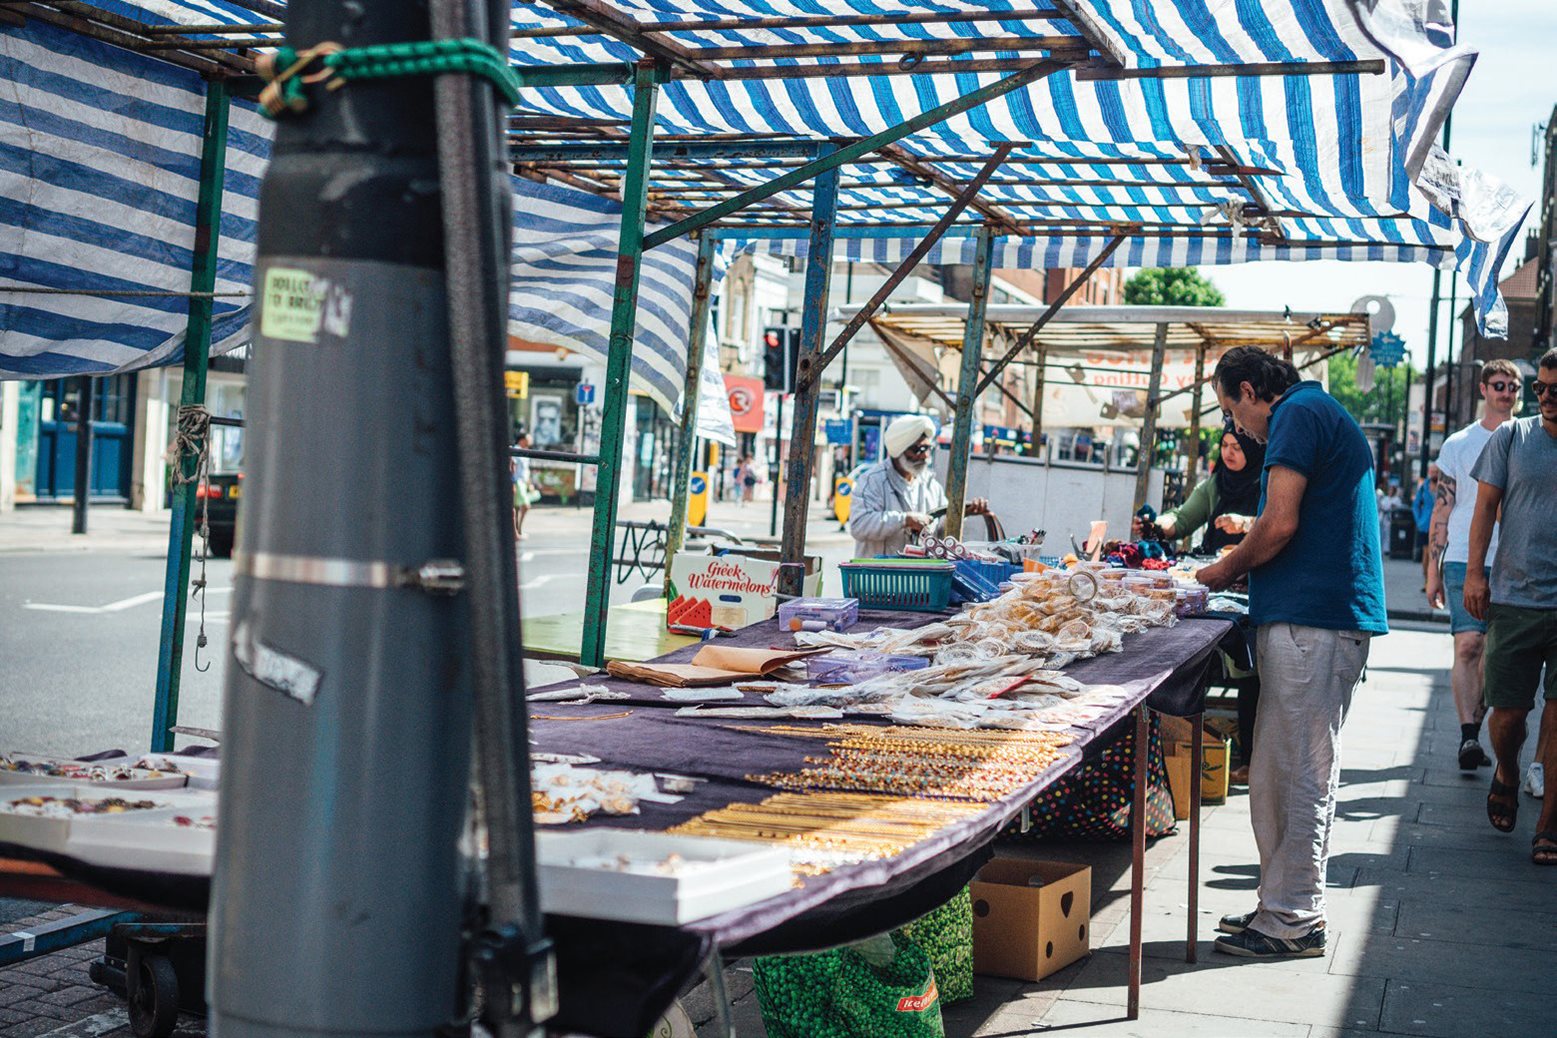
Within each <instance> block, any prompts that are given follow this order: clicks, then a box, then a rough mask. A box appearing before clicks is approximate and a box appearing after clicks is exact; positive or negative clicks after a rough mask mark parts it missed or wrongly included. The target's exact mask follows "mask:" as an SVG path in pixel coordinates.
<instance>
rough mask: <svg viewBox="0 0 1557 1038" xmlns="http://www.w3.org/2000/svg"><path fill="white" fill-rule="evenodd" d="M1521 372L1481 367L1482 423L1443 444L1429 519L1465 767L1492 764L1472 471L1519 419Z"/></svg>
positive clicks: (1434, 602) (1433, 580) (1434, 593)
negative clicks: (1496, 436)
mask: <svg viewBox="0 0 1557 1038" xmlns="http://www.w3.org/2000/svg"><path fill="white" fill-rule="evenodd" d="M1519 388H1520V377H1519V369H1518V368H1516V367H1514V364H1513V362H1512V361H1507V360H1490V361H1488V362H1487V363H1486V364H1485V365H1484V366H1483V367H1482V369H1481V398H1482V400H1483V401H1485V404H1486V406H1485V407H1484V409H1483V410H1482V413H1481V420H1480V421H1478V422H1472V423H1471V424H1470V425H1467V426H1466V427H1465V428H1463V429H1461V430H1460V431H1459V432H1457V433H1455V434H1454V435H1453V436H1451V437H1449V438H1448V439H1447V440H1445V441H1444V442H1443V447H1442V448H1440V449H1439V451H1438V492H1437V503H1436V504H1435V505H1434V506H1433V515H1432V519H1430V520H1429V522H1428V531H1429V536H1428V556H1429V562H1428V566H1427V603H1428V605H1430V606H1432V607H1433V608H1434V609H1442V608H1444V606H1445V605H1447V606H1448V607H1449V633H1450V634H1451V635H1452V636H1453V638H1454V666H1453V667H1452V668H1451V669H1450V671H1449V687H1450V688H1451V689H1452V690H1453V692H1454V707H1455V710H1456V711H1457V712H1458V713H1459V716H1460V755H1459V756H1460V770H1461V771H1475V770H1476V769H1477V768H1484V767H1486V766H1487V765H1489V764H1491V763H1492V760H1491V758H1490V757H1488V756H1487V752H1486V751H1485V750H1483V749H1482V748H1481V720H1482V718H1483V717H1484V716H1486V713H1487V709H1486V707H1485V706H1483V705H1482V702H1481V657H1482V650H1483V649H1484V648H1485V644H1486V640H1487V625H1486V624H1484V623H1482V622H1481V621H1480V620H1478V619H1476V618H1475V617H1474V616H1472V615H1470V613H1468V612H1466V611H1465V564H1466V561H1467V560H1468V559H1469V558H1470V528H1471V516H1472V515H1473V514H1474V513H1475V511H1476V488H1477V486H1478V484H1477V482H1476V481H1475V480H1474V479H1472V478H1471V469H1472V468H1474V467H1475V464H1476V459H1477V458H1480V457H1481V450H1482V448H1483V447H1485V446H1486V445H1487V441H1488V440H1490V439H1491V438H1492V434H1493V433H1494V432H1496V431H1497V429H1498V426H1500V425H1502V424H1503V423H1504V422H1506V421H1508V420H1509V419H1510V418H1511V417H1513V413H1514V407H1515V405H1516V404H1518V403H1519ZM1497 550H1498V531H1497V528H1496V527H1495V526H1494V527H1493V530H1492V540H1491V542H1490V543H1489V544H1488V546H1487V564H1488V565H1491V564H1492V561H1493V559H1494V558H1495V557H1496V555H1497Z"/></svg>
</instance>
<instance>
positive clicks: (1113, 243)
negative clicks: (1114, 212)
mask: <svg viewBox="0 0 1557 1038" xmlns="http://www.w3.org/2000/svg"><path fill="white" fill-rule="evenodd" d="M1124 242H1125V235H1123V234H1120V235H1118V236H1116V237H1114V238H1113V239H1111V240H1110V241H1109V243H1108V244H1107V245H1105V246H1104V247H1103V251H1102V252H1100V253H1098V254H1097V255H1096V256H1094V257H1093V259H1092V262H1091V263H1088V264H1087V265H1086V267H1085V268H1084V269H1083V270H1082V271H1081V273H1080V274H1077V275H1076V277H1075V278H1074V279H1073V280H1072V281H1071V283H1070V284H1068V285H1066V286H1065V291H1063V292H1061V293H1060V295H1059V298H1058V299H1056V300H1055V301H1054V302H1052V303H1050V304H1049V307H1048V309H1046V310H1045V311H1044V312H1043V313H1041V314H1039V315H1038V319H1037V320H1036V321H1034V322H1033V324H1032V327H1031V328H1028V329H1027V331H1026V332H1025V333H1023V335H1022V337H1021V338H1020V339H1018V340H1017V341H1016V345H1014V346H1012V347H1011V348H1010V349H1009V350H1007V351H1006V355H1005V356H1004V357H1001V358H1000V359H999V360H998V361H996V362H995V365H994V367H992V368H990V369H989V370H988V371H987V372H985V373H984V377H983V378H981V379H980V380H979V384H978V388H977V389H976V390H974V396H978V395H979V394H981V393H983V392H984V390H985V389H987V388H989V384H990V383H991V382H993V381H994V380H995V378H996V377H997V376H998V375H999V374H1000V373H1001V372H1002V371H1004V370H1005V367H1006V365H1007V364H1010V363H1011V361H1012V360H1013V359H1015V357H1016V355H1017V354H1019V353H1021V352H1022V351H1023V350H1025V349H1026V348H1027V347H1028V345H1029V344H1031V343H1032V341H1033V336H1035V335H1037V334H1038V333H1039V332H1040V331H1042V330H1043V326H1044V325H1046V324H1048V323H1049V321H1050V320H1052V319H1053V317H1054V315H1055V314H1057V313H1059V312H1060V310H1061V309H1062V308H1063V307H1064V306H1065V304H1066V303H1067V302H1069V301H1070V297H1071V296H1073V295H1075V294H1076V293H1077V292H1079V291H1080V290H1081V286H1083V285H1085V284H1086V283H1087V281H1088V279H1089V278H1091V277H1092V275H1093V274H1095V273H1097V271H1098V268H1100V267H1101V266H1102V265H1103V264H1104V263H1107V262H1108V258H1109V257H1110V256H1112V255H1113V254H1114V252H1115V251H1116V250H1117V249H1118V248H1119V246H1121V245H1123V244H1124ZM1042 377H1043V376H1042V374H1041V373H1040V375H1039V378H1042Z"/></svg>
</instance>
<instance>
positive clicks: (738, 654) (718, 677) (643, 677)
mask: <svg viewBox="0 0 1557 1038" xmlns="http://www.w3.org/2000/svg"><path fill="white" fill-rule="evenodd" d="M827 651H828V650H827V649H826V648H820V649H746V648H741V647H739V646H735V645H705V646H703V647H702V648H701V649H699V650H697V655H696V656H693V657H692V662H691V663H626V662H623V661H621V660H612V661H611V662H610V663H608V664H606V673H607V674H610V675H611V676H612V677H614V678H622V679H624V680H627V681H643V682H647V683H648V684H650V685H658V686H660V687H661V688H692V687H695V686H699V685H727V684H729V683H730V682H732V681H738V680H740V679H741V678H750V677H757V676H762V675H767V674H771V673H773V672H774V671H775V670H778V669H779V668H780V667H783V666H786V665H788V664H790V663H793V662H795V661H796V660H799V659H804V658H805V657H807V656H812V655H815V654H816V653H818V652H827Z"/></svg>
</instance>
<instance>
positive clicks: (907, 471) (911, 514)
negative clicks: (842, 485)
mask: <svg viewBox="0 0 1557 1038" xmlns="http://www.w3.org/2000/svg"><path fill="white" fill-rule="evenodd" d="M881 442H882V445H883V446H884V447H885V448H886V457H884V458H882V459H881V461H879V462H877V463H876V464H874V465H872V466H871V467H870V468H868V469H866V470H865V471H864V472H862V473H860V478H859V480H858V481H857V482H856V483H855V486H854V500H853V504H852V505H851V506H850V508H849V532H850V533H851V534H853V535H854V555H855V557H856V558H864V559H868V558H871V557H872V556H875V555H896V554H897V553H898V552H900V551H902V550H903V546H904V545H905V544H907V543H908V538H909V537H910V536H911V535H912V534H916V533H919V532H920V531H922V530H926V529H927V528H928V527H929V526H930V523H931V519H930V513H931V512H934V511H935V510H936V509H939V508H944V507H945V506H946V491H944V490H942V489H941V484H940V481H939V480H937V479H936V478H935V472H934V470H932V469H931V468H930V452H931V451H932V450H934V449H935V423H934V422H932V421H931V420H930V419H928V418H926V417H925V416H924V415H920V414H905V415H899V416H898V417H897V418H894V419H893V420H892V423H891V424H890V425H888V426H887V429H886V432H884V433H882V434H881ZM964 511H965V512H966V514H968V515H982V514H984V513H985V512H987V511H989V502H988V501H985V500H984V499H983V498H974V499H973V500H972V501H969V502H968V503H967V507H966V508H965V509H964Z"/></svg>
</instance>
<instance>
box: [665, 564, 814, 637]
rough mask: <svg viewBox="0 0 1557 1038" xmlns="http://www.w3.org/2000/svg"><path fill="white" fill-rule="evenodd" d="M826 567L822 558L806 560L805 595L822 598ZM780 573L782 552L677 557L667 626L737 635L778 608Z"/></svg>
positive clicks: (666, 619) (673, 570) (671, 565)
mask: <svg viewBox="0 0 1557 1038" xmlns="http://www.w3.org/2000/svg"><path fill="white" fill-rule="evenodd" d="M764 556H771V558H765V557H764ZM821 563H822V560H821V557H820V556H816V555H810V556H807V557H806V578H805V584H804V588H803V592H802V593H803V594H805V595H807V596H811V597H816V596H818V595H820V594H821V590H822V574H821V572H820V571H821V568H822V566H821ZM778 575H779V562H778V556H777V553H776V552H741V553H737V552H733V551H732V552H726V553H725V554H723V555H692V554H688V553H686V552H680V553H677V555H676V556H675V557H674V558H673V559H671V563H670V602H669V604H668V605H667V607H666V611H665V623H666V626H668V627H671V628H672V629H674V628H676V627H700V628H703V629H705V630H706V629H708V628H710V627H717V628H721V629H723V630H729V631H734V630H738V629H740V628H742V627H749V626H750V625H752V624H754V623H761V622H762V621H763V620H766V619H768V618H769V617H771V616H772V615H773V614H774V613H775V612H776V611H777V609H778V595H777V590H778Z"/></svg>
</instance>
